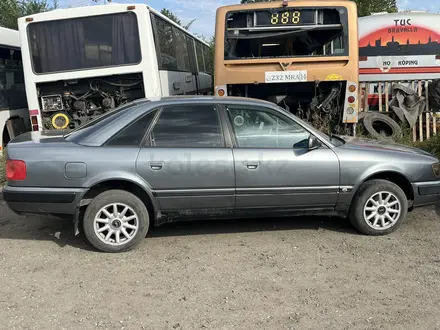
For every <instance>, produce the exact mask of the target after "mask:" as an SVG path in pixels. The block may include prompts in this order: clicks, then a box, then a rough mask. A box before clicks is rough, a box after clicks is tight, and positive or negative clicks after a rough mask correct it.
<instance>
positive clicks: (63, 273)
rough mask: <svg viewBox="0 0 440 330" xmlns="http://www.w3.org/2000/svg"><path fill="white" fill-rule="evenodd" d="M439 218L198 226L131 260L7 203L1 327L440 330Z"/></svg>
mask: <svg viewBox="0 0 440 330" xmlns="http://www.w3.org/2000/svg"><path fill="white" fill-rule="evenodd" d="M439 220H440V217H439V216H438V215H437V212H436V211H435V209H434V208H427V209H421V210H417V211H415V212H413V213H411V214H410V216H409V219H408V222H407V223H406V224H405V225H404V226H403V227H401V228H400V229H399V230H398V232H396V233H393V234H391V235H389V236H386V237H366V236H362V235H359V234H357V232H355V231H354V230H352V228H351V226H350V225H349V224H348V223H347V221H345V220H342V219H329V218H299V219H275V220H273V219H271V220H244V221H222V222H209V221H208V222H204V221H202V222H192V223H178V224H171V225H165V226H163V227H160V228H155V229H153V230H151V231H150V232H149V234H148V237H147V238H146V239H145V241H144V242H143V243H142V244H141V246H140V247H139V248H137V249H136V250H134V251H131V252H128V253H124V254H115V255H113V254H104V253H99V252H95V251H94V250H91V249H90V248H89V247H88V246H87V245H85V244H84V243H83V242H82V240H81V239H78V238H75V237H74V236H73V234H72V230H71V225H70V223H68V222H63V221H60V220H58V219H55V218H51V217H27V218H25V217H20V216H17V215H14V214H13V213H11V212H10V211H9V210H8V209H7V207H6V205H5V204H4V202H0V261H1V265H2V267H1V270H0V279H1V280H2V283H3V285H2V286H1V287H0V319H1V323H0V324H1V326H0V328H2V329H95V328H103V329H301V330H302V329H338V330H339V329H411V330H413V329H440V309H439V306H440V254H439V252H440V243H439V238H438V237H439V232H440V221H439Z"/></svg>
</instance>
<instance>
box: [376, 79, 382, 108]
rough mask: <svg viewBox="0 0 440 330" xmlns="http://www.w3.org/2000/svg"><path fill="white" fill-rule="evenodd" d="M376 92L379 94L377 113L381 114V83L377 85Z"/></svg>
mask: <svg viewBox="0 0 440 330" xmlns="http://www.w3.org/2000/svg"><path fill="white" fill-rule="evenodd" d="M377 91H378V92H379V112H382V82H381V81H379V82H378V83H377Z"/></svg>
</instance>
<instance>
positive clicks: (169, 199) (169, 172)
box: [136, 148, 235, 212]
mask: <svg viewBox="0 0 440 330" xmlns="http://www.w3.org/2000/svg"><path fill="white" fill-rule="evenodd" d="M136 172H137V173H138V174H139V175H140V176H141V177H142V178H143V179H144V180H145V181H146V182H148V183H149V184H150V185H151V187H152V189H153V191H154V193H155V195H156V197H157V200H158V202H159V205H160V208H161V210H162V211H163V212H167V211H177V210H188V209H192V210H200V209H222V208H226V209H233V208H234V205H235V174H234V162H233V158H232V150H231V149H230V148H142V149H141V151H140V152H139V156H138V158H137V160H136Z"/></svg>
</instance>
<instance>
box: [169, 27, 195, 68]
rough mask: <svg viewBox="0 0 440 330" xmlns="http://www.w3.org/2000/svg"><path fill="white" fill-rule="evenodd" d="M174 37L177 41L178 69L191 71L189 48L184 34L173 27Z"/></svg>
mask: <svg viewBox="0 0 440 330" xmlns="http://www.w3.org/2000/svg"><path fill="white" fill-rule="evenodd" d="M173 36H174V40H175V47H176V55H177V68H178V69H179V71H191V66H190V63H189V56H188V47H187V43H186V40H185V39H186V38H185V34H184V32H182V31H180V30H179V29H176V28H175V27H173Z"/></svg>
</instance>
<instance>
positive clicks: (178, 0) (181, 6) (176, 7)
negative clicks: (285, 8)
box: [0, 0, 440, 37]
mask: <svg viewBox="0 0 440 330" xmlns="http://www.w3.org/2000/svg"><path fill="white" fill-rule="evenodd" d="M0 1H1V0H0ZM113 2H118V3H145V4H148V5H150V6H151V7H153V8H154V9H156V10H161V9H162V8H167V9H169V10H171V11H172V12H174V13H175V14H176V15H177V16H178V17H179V18H180V19H181V20H182V22H183V23H188V22H189V21H191V20H192V19H194V18H196V19H197V20H196V21H195V22H194V24H193V25H192V26H191V29H190V31H191V32H193V33H198V34H201V35H204V36H207V37H209V36H211V35H213V34H214V26H215V11H216V9H217V8H218V7H220V6H225V5H230V4H236V3H239V2H240V1H239V0H147V1H142V0H113ZM59 3H60V6H61V7H63V8H65V7H67V6H69V5H72V6H75V7H76V6H83V5H84V6H85V5H93V4H95V3H94V2H92V1H91V0H59ZM101 3H104V0H102V2H101ZM397 4H398V7H399V9H411V10H429V11H432V12H436V13H438V12H439V11H440V0H398V1H397Z"/></svg>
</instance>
